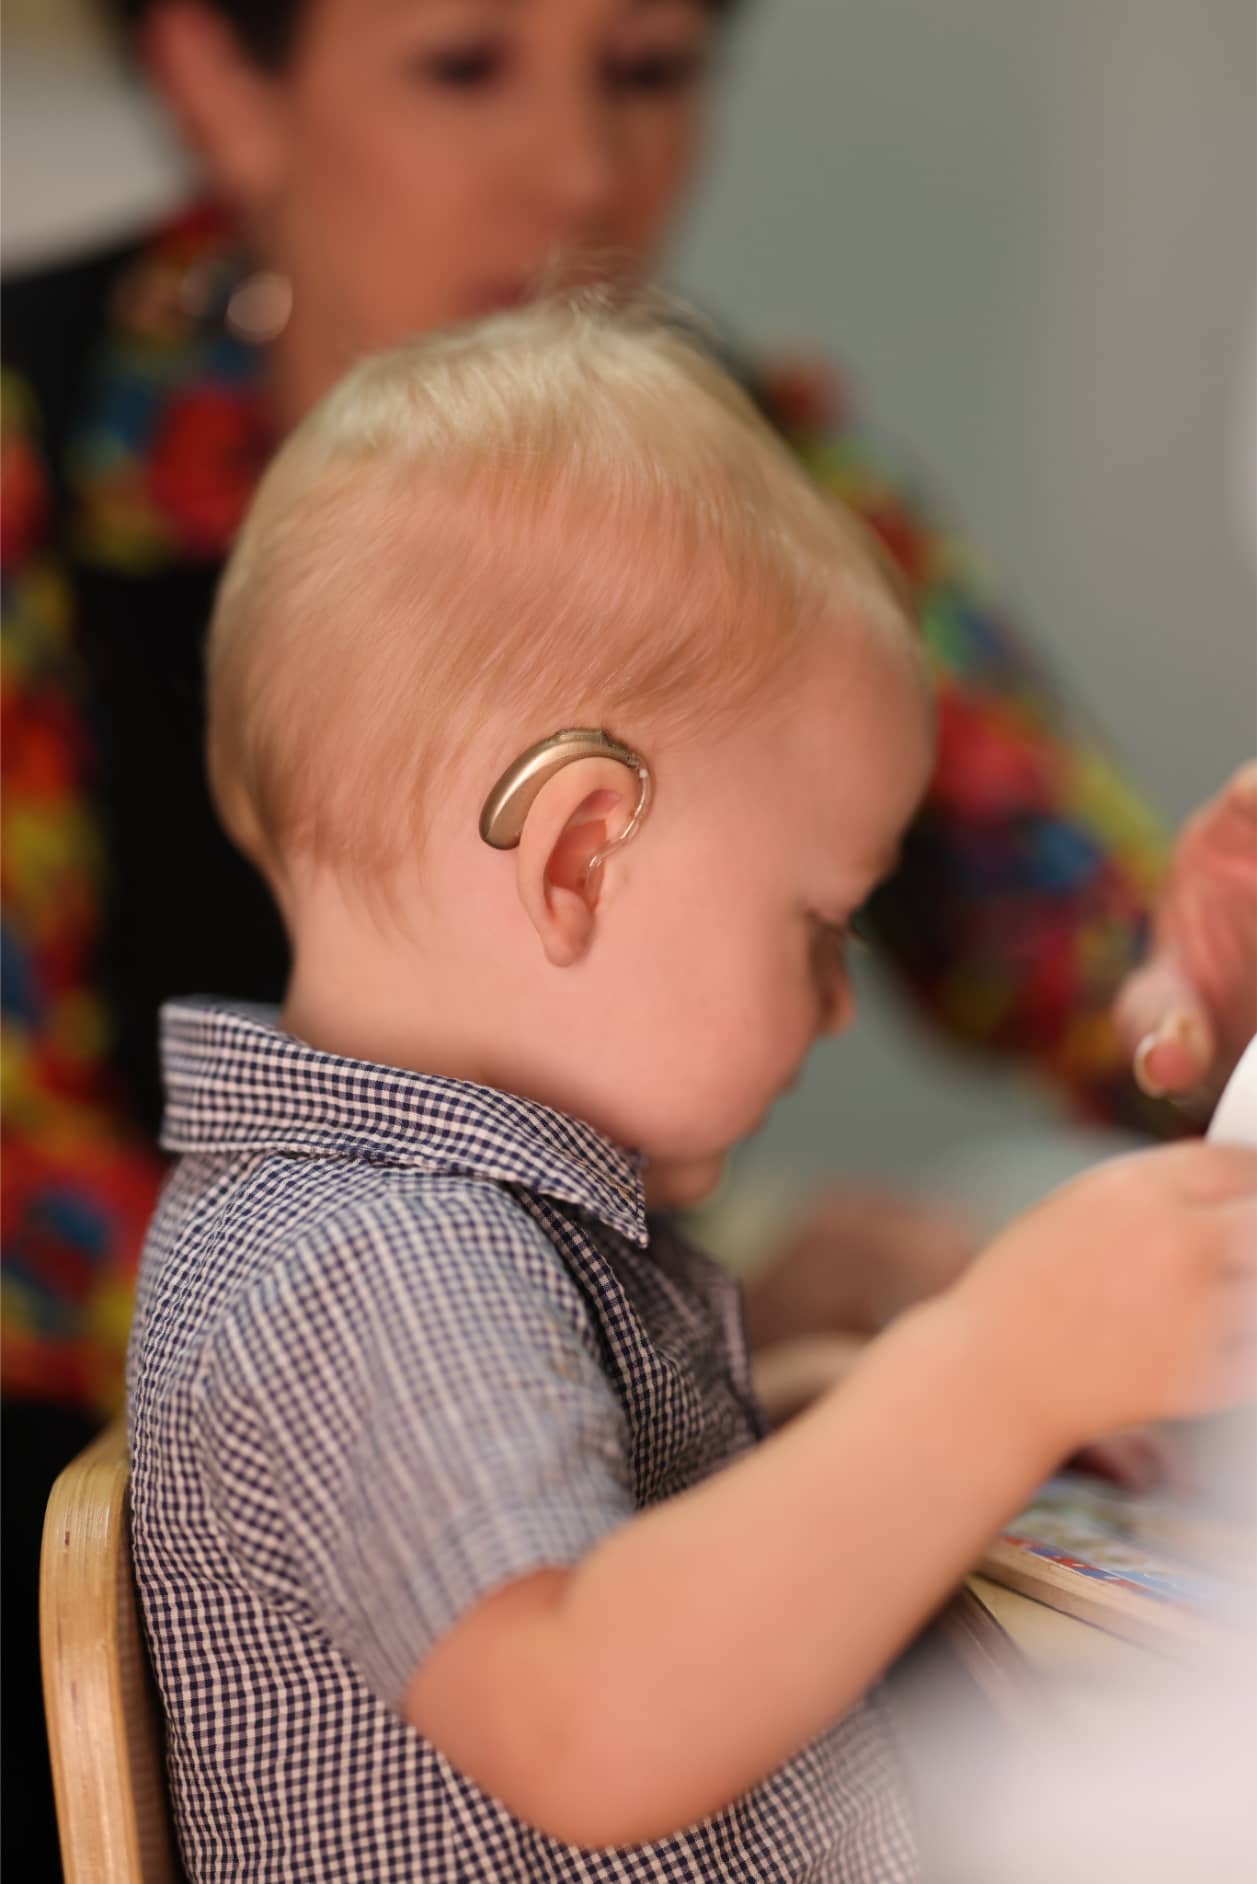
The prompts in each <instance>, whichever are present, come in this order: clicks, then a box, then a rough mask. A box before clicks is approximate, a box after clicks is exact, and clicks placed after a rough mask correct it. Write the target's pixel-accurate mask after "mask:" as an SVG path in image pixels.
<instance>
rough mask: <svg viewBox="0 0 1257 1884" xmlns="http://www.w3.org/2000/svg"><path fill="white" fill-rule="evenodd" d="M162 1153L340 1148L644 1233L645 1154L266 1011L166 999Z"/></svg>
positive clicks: (644, 1237)
mask: <svg viewBox="0 0 1257 1884" xmlns="http://www.w3.org/2000/svg"><path fill="white" fill-rule="evenodd" d="M162 1066H163V1070H164V1073H165V1083H166V1114H165V1120H164V1123H163V1128H162V1144H163V1146H164V1147H165V1149H166V1150H167V1151H171V1152H178V1153H183V1152H202V1153H205V1152H208V1153H215V1152H239V1151H250V1152H256V1151H261V1150H273V1151H287V1152H292V1153H295V1154H299V1155H300V1154H305V1155H307V1156H309V1155H317V1154H320V1153H321V1154H324V1155H329V1154H330V1155H334V1156H339V1157H344V1156H345V1155H346V1154H348V1155H350V1156H357V1157H361V1158H365V1159H370V1160H371V1161H372V1162H374V1163H383V1164H391V1165H396V1166H398V1167H399V1168H402V1169H410V1170H416V1171H433V1172H451V1173H452V1172H457V1173H460V1174H464V1175H468V1176H473V1177H483V1178H491V1179H494V1180H495V1181H497V1182H499V1183H504V1184H518V1185H522V1186H523V1187H524V1188H526V1189H528V1190H531V1191H536V1192H538V1193H539V1194H540V1195H542V1196H545V1197H551V1198H554V1199H556V1200H557V1201H558V1202H560V1203H566V1204H575V1205H577V1206H578V1208H580V1209H582V1210H586V1211H588V1212H589V1213H590V1214H591V1215H592V1216H594V1217H597V1218H598V1219H599V1220H600V1221H601V1222H602V1223H604V1224H606V1225H607V1226H608V1227H609V1228H610V1229H612V1230H615V1231H616V1232H618V1234H619V1235H621V1236H623V1237H626V1238H627V1239H628V1240H629V1241H630V1242H633V1243H636V1244H638V1245H641V1246H644V1245H645V1244H646V1242H647V1241H648V1232H647V1228H646V1208H645V1197H644V1193H643V1186H642V1160H641V1159H640V1158H636V1157H634V1156H633V1155H632V1154H631V1153H629V1152H626V1151H622V1150H621V1149H620V1147H619V1146H618V1145H616V1144H614V1143H613V1142H612V1141H611V1140H610V1139H609V1138H604V1137H603V1135H602V1134H601V1133H600V1132H597V1131H595V1130H594V1128H593V1127H592V1126H591V1125H585V1124H583V1123H582V1122H581V1121H580V1120H579V1119H570V1118H567V1117H565V1116H564V1115H563V1114H562V1113H560V1112H552V1111H551V1110H550V1109H549V1108H548V1107H547V1106H542V1105H538V1104H536V1103H535V1102H534V1101H533V1100H531V1099H521V1098H519V1097H518V1096H517V1095H515V1094H514V1093H507V1092H498V1091H496V1090H495V1089H493V1088H492V1087H489V1086H475V1085H472V1084H471V1083H470V1082H469V1081H465V1080H457V1079H440V1078H437V1077H436V1076H435V1075H434V1074H430V1073H415V1072H409V1071H407V1070H405V1069H404V1068H401V1067H395V1066H374V1065H372V1064H370V1063H369V1062H368V1061H365V1060H347V1059H342V1058H341V1057H340V1056H339V1055H338V1054H334V1053H323V1052H320V1051H319V1050H318V1049H317V1048H315V1047H310V1046H307V1045H305V1043H304V1042H303V1041H300V1040H296V1039H294V1038H293V1036H292V1035H291V1034H285V1033H282V1032H281V1031H280V1029H279V1027H278V1025H277V1024H276V1015H275V1013H274V1011H273V1010H271V1009H269V1008H261V1007H246V1006H242V1005H236V1004H234V1003H233V1004H231V1005H227V1004H225V1003H222V1002H218V1001H203V1000H195V1001H177V1002H171V1003H170V1004H169V1005H168V1006H166V1007H165V1008H164V1009H163V1010H162Z"/></svg>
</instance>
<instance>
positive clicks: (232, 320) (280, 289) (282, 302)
mask: <svg viewBox="0 0 1257 1884" xmlns="http://www.w3.org/2000/svg"><path fill="white" fill-rule="evenodd" d="M291 317H292V283H291V281H289V279H288V277H287V275H281V274H280V273H279V272H278V271H277V270H276V269H274V268H259V269H258V270H257V271H256V273H254V274H252V275H246V276H245V278H244V280H243V281H242V282H240V283H238V285H237V286H236V287H235V288H234V289H233V291H232V294H231V298H230V300H229V301H228V303H227V313H226V321H227V326H228V328H229V329H230V331H231V332H232V333H233V334H234V335H235V337H236V339H237V340H243V341H244V342H245V343H246V344H247V345H248V346H250V347H265V346H268V345H269V344H270V342H271V341H272V340H278V339H279V336H280V335H281V334H282V333H283V331H284V329H285V327H287V325H288V322H289V320H290V319H291Z"/></svg>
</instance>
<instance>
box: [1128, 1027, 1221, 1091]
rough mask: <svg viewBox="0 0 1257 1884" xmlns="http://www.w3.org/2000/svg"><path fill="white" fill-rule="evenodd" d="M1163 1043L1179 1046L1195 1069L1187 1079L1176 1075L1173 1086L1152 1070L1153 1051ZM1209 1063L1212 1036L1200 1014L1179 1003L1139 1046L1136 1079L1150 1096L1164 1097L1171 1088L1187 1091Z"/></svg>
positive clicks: (1135, 1062)
mask: <svg viewBox="0 0 1257 1884" xmlns="http://www.w3.org/2000/svg"><path fill="white" fill-rule="evenodd" d="M1162 1047H1173V1048H1177V1049H1178V1051H1179V1053H1180V1054H1183V1055H1185V1056H1186V1058H1187V1062H1188V1065H1189V1067H1190V1069H1191V1070H1190V1073H1189V1076H1188V1077H1187V1078H1186V1079H1182V1078H1178V1079H1175V1080H1174V1082H1173V1085H1172V1086H1169V1085H1167V1084H1166V1082H1165V1080H1164V1079H1161V1078H1158V1076H1157V1075H1156V1074H1155V1073H1154V1072H1153V1070H1152V1065H1151V1060H1152V1055H1153V1054H1154V1053H1156V1052H1158V1051H1159V1050H1160V1049H1161V1048H1162ZM1208 1063H1209V1039H1208V1035H1207V1033H1206V1030H1205V1027H1204V1024H1203V1022H1202V1021H1201V1019H1200V1016H1199V1015H1198V1014H1193V1013H1191V1012H1190V1011H1189V1010H1188V1009H1187V1008H1184V1007H1179V1008H1175V1009H1174V1011H1173V1012H1172V1013H1170V1014H1167V1015H1166V1017H1165V1019H1164V1020H1163V1021H1162V1022H1161V1025H1160V1026H1159V1027H1157V1028H1155V1029H1154V1030H1153V1031H1152V1032H1151V1033H1147V1034H1145V1035H1144V1037H1143V1039H1142V1040H1141V1041H1140V1042H1139V1045H1138V1046H1137V1047H1136V1048H1135V1059H1134V1072H1135V1079H1136V1081H1137V1082H1138V1084H1139V1085H1140V1086H1141V1087H1142V1088H1143V1090H1144V1092H1146V1093H1147V1094H1148V1096H1149V1098H1151V1099H1161V1098H1164V1097H1165V1096H1166V1094H1167V1093H1169V1092H1171V1091H1173V1092H1176V1093H1177V1092H1184V1091H1187V1090H1188V1089H1189V1088H1191V1087H1193V1086H1194V1085H1195V1084H1196V1082H1197V1080H1199V1079H1200V1078H1202V1077H1203V1075H1204V1073H1205V1070H1206V1068H1207V1066H1208Z"/></svg>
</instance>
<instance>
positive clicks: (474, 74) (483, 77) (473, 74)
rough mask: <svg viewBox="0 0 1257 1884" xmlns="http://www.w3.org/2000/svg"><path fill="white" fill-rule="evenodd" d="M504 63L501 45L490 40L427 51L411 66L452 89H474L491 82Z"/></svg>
mask: <svg viewBox="0 0 1257 1884" xmlns="http://www.w3.org/2000/svg"><path fill="white" fill-rule="evenodd" d="M505 66H506V54H505V52H504V50H503V48H502V47H500V46H495V45H493V44H492V43H491V42H489V41H484V42H481V43H477V44H470V45H466V46H449V47H446V48H444V49H443V50H441V51H438V52H426V53H424V54H422V56H421V57H420V58H418V59H416V60H415V62H414V70H415V72H416V73H417V75H418V76H419V77H420V78H421V79H424V80H426V81H427V82H428V83H429V84H433V85H441V86H445V87H447V88H448V89H449V90H451V91H475V90H476V89H477V88H478V87H480V86H483V85H490V84H492V82H493V81H494V79H496V78H499V77H500V76H501V74H502V72H503V71H504V69H505Z"/></svg>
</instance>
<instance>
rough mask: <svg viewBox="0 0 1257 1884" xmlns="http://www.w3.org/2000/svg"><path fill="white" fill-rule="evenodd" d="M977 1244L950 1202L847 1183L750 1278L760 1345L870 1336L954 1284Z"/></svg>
mask: <svg viewBox="0 0 1257 1884" xmlns="http://www.w3.org/2000/svg"><path fill="white" fill-rule="evenodd" d="M977 1246H978V1239H977V1234H976V1231H974V1230H973V1229H971V1228H970V1226H969V1225H968V1224H967V1223H965V1222H964V1220H963V1219H962V1218H961V1217H960V1216H959V1215H958V1214H957V1213H956V1212H955V1211H954V1210H953V1209H952V1207H951V1206H949V1205H947V1204H944V1203H938V1202H933V1201H931V1202H926V1201H925V1200H924V1199H907V1200H905V1199H904V1198H902V1197H896V1196H894V1195H893V1194H892V1193H890V1192H887V1191H879V1190H875V1189H871V1188H868V1187H856V1186H854V1185H852V1186H844V1187H843V1188H841V1189H835V1190H833V1191H829V1192H827V1193H825V1194H824V1195H823V1196H821V1197H820V1198H818V1199H817V1200H816V1202H815V1203H813V1204H812V1205H811V1206H810V1208H809V1209H808V1211H807V1212H806V1214H805V1215H804V1216H803V1218H802V1219H801V1220H800V1222H799V1223H798V1224H797V1225H796V1226H795V1228H794V1229H793V1230H792V1231H790V1232H789V1233H788V1235H787V1236H786V1237H785V1239H784V1241H783V1242H782V1243H781V1244H780V1245H779V1247H778V1248H777V1250H776V1252H775V1253H774V1255H773V1256H772V1258H771V1259H770V1260H769V1262H768V1263H767V1264H766V1265H765V1267H764V1268H763V1269H761V1270H759V1271H758V1272H757V1273H756V1274H755V1275H752V1276H751V1277H750V1278H749V1280H748V1282H747V1285H746V1290H745V1301H746V1331H747V1336H748V1338H749V1340H750V1343H751V1346H752V1348H755V1349H761V1348H767V1347H768V1346H769V1345H771V1344H775V1343H779V1342H783V1341H789V1340H794V1339H795V1338H798V1337H803V1338H806V1339H807V1340H809V1341H811V1340H814V1339H815V1338H816V1337H818V1336H823V1335H841V1336H844V1337H847V1336H851V1335H871V1334H876V1333H877V1332H878V1331H879V1330H880V1329H882V1328H884V1327H885V1326H886V1324H887V1322H889V1321H890V1320H892V1319H893V1317H894V1316H895V1315H897V1314H898V1313H899V1312H900V1310H901V1309H904V1308H907V1307H909V1306H911V1304H912V1303H914V1302H919V1301H921V1300H923V1299H924V1297H926V1296H927V1295H934V1294H937V1292H938V1291H939V1290H940V1289H945V1288H948V1287H949V1286H950V1285H951V1283H953V1282H954V1281H955V1280H956V1278H957V1277H958V1276H959V1275H960V1274H961V1272H962V1271H963V1270H964V1268H965V1267H966V1265H967V1264H968V1262H969V1261H970V1258H971V1257H972V1256H973V1254H974V1252H975V1250H976V1249H977Z"/></svg>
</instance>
